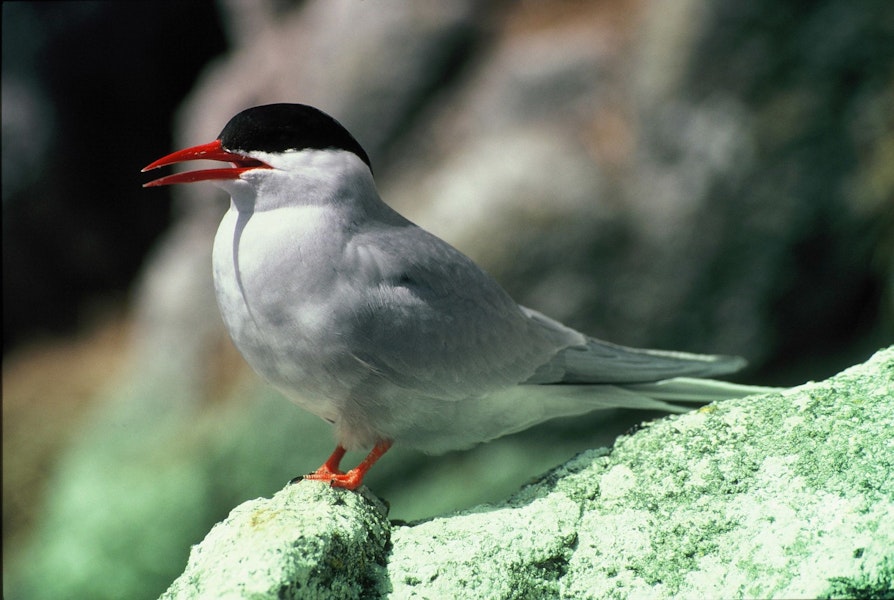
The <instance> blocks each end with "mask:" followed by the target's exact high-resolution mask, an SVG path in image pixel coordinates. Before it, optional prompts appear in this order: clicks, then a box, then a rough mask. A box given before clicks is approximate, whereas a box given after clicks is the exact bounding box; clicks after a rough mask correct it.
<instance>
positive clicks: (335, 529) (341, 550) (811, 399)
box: [162, 347, 894, 600]
mask: <svg viewBox="0 0 894 600" xmlns="http://www.w3.org/2000/svg"><path fill="white" fill-rule="evenodd" d="M892 398H894V347H891V348H888V349H886V350H883V351H880V352H878V353H877V354H876V355H875V356H874V357H872V358H871V359H870V360H869V361H868V362H866V363H865V364H862V365H858V366H856V367H853V368H851V369H848V370H846V371H844V372H842V373H840V374H838V375H836V376H835V377H833V378H831V379H829V380H827V381H824V382H822V383H808V384H805V385H803V386H800V387H797V388H793V389H790V390H784V391H780V392H777V393H770V394H766V395H763V396H752V397H749V398H744V399H741V400H731V401H727V402H724V403H721V404H712V405H709V406H706V407H703V408H702V409H700V410H698V411H695V412H692V413H688V414H686V415H681V416H672V417H668V418H665V419H662V420H661V421H657V422H655V423H652V424H650V425H648V426H646V427H645V428H644V429H642V430H640V431H637V432H635V433H633V434H631V435H629V436H626V437H623V438H621V439H619V441H618V442H617V443H616V444H615V447H614V448H613V449H612V450H611V451H608V450H605V449H602V450H592V451H587V452H584V453H582V454H580V455H579V456H577V457H576V458H574V459H572V460H571V461H569V462H568V463H566V464H564V465H562V466H561V467H559V468H557V469H555V470H553V471H551V472H549V473H547V474H546V475H544V476H543V477H541V478H540V479H539V480H538V481H536V482H535V483H532V484H531V485H529V486H527V487H525V488H524V489H522V490H521V491H520V492H518V493H517V494H515V495H514V496H513V497H512V498H510V499H509V500H507V501H506V502H504V503H500V504H496V505H485V506H479V507H476V508H474V509H471V510H467V511H462V512H458V513H455V514H452V515H448V516H444V517H438V518H434V519H430V520H426V521H422V522H418V523H413V524H405V525H399V524H390V525H389V524H388V522H387V521H386V520H385V519H384V515H383V507H382V505H381V503H379V502H378V501H376V500H375V499H373V498H371V497H370V496H369V495H368V491H366V490H365V489H363V488H361V490H362V491H361V493H351V492H346V491H344V490H335V489H329V488H327V487H325V486H323V485H321V484H319V483H316V482H304V483H299V484H297V485H294V486H290V487H287V488H286V489H285V490H283V491H281V492H279V493H277V494H276V495H275V496H274V497H273V499H271V500H264V499H260V500H254V501H251V502H247V503H245V504H243V505H241V506H239V507H237V508H236V509H235V510H234V511H233V512H232V513H231V514H230V516H229V517H228V518H227V520H225V521H224V522H222V523H220V524H218V525H217V526H215V527H214V529H212V531H211V533H209V534H208V536H207V537H206V538H205V540H204V541H203V542H202V543H201V544H199V545H198V546H196V547H194V548H193V550H192V553H191V555H190V560H189V565H188V566H187V569H186V571H185V572H184V574H183V575H182V576H181V577H180V578H179V579H177V581H175V582H174V584H173V585H172V586H171V587H170V589H169V590H168V591H167V592H166V593H165V595H163V596H162V598H164V599H166V600H173V599H186V598H208V597H215V598H247V597H251V598H256V599H260V598H359V597H364V598H375V597H392V598H409V597H419V598H448V597H449V598H520V597H524V598H540V597H563V598H622V597H623V598H626V597H649V598H672V597H743V596H744V597H798V598H800V597H811V598H814V597H833V596H835V597H838V596H862V597H889V596H890V595H891V594H892V593H894V521H892V520H891V518H890V515H891V514H894V478H892V477H891V473H892V472H894V452H892V444H894V411H892V402H894V401H892ZM389 535H390V540H389ZM389 549H390V551H389ZM386 552H387V554H386Z"/></svg>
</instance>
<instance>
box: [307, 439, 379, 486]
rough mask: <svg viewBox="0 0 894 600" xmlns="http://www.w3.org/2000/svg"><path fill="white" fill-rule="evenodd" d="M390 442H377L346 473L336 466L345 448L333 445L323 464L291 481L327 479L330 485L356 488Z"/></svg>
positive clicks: (342, 456)
mask: <svg viewBox="0 0 894 600" xmlns="http://www.w3.org/2000/svg"><path fill="white" fill-rule="evenodd" d="M391 444H392V442H391V441H390V440H386V441H384V442H379V443H377V444H376V445H375V446H374V447H373V449H372V450H370V452H369V454H367V456H366V458H364V459H363V462H361V463H360V464H359V465H357V466H356V467H354V468H353V469H351V470H350V471H348V472H347V473H345V472H343V471H341V470H340V469H339V468H338V465H339V463H341V459H342V458H344V455H345V449H344V448H343V447H342V446H341V444H339V445H338V446H336V447H335V452H333V453H332V456H330V457H329V458H328V459H327V460H326V462H324V463H323V466H321V467H320V468H319V469H317V470H316V471H314V472H313V473H310V474H309V475H305V476H304V477H296V478H295V479H293V480H292V483H297V482H298V481H300V480H301V479H310V480H312V481H328V482H329V485H331V486H332V487H337V488H345V489H346V490H356V489H357V488H358V487H360V485H361V484H362V483H363V476H364V475H366V472H367V471H369V469H370V467H372V466H373V465H374V464H376V461H377V460H379V459H380V458H382V455H383V454H385V453H386V452H388V449H389V448H390V447H391Z"/></svg>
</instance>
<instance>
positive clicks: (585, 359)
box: [525, 338, 746, 384]
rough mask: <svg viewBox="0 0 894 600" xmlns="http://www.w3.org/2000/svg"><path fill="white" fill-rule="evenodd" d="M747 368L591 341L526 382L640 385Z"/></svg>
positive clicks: (715, 358) (726, 359)
mask: <svg viewBox="0 0 894 600" xmlns="http://www.w3.org/2000/svg"><path fill="white" fill-rule="evenodd" d="M745 365H746V362H745V359H744V358H741V357H738V356H723V355H719V354H691V353H689V352H673V351H667V350H648V349H644V348H629V347H627V346H620V345H618V344H612V343H610V342H604V341H602V340H597V339H594V338H589V339H588V340H587V343H586V344H585V345H577V346H569V347H567V348H564V349H562V350H561V351H559V352H558V353H557V354H556V355H555V356H554V357H553V358H552V359H551V360H550V361H549V362H548V363H547V364H545V365H543V366H541V367H540V368H539V369H538V370H537V372H536V373H535V374H534V375H533V376H532V377H531V378H530V379H528V381H526V382H525V383H531V384H555V383H565V384H582V383H583V384H586V383H613V384H639V383H649V382H654V381H661V380H665V379H672V378H674V377H716V376H718V375H726V374H729V373H734V372H736V371H739V370H740V369H742V368H743V367H744V366H745Z"/></svg>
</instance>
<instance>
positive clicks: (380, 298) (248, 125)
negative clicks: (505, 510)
mask: <svg viewBox="0 0 894 600" xmlns="http://www.w3.org/2000/svg"><path fill="white" fill-rule="evenodd" d="M192 160H213V161H222V162H226V163H230V165H229V166H226V167H222V168H213V169H205V170H198V171H188V172H182V173H176V174H172V175H168V176H166V177H162V178H160V179H156V180H154V181H151V182H149V183H146V184H145V186H144V187H154V186H163V185H170V184H178V183H193V182H200V181H211V182H213V183H214V184H216V185H217V186H219V187H221V188H223V189H224V190H225V191H226V192H228V193H229V194H230V197H231V203H230V207H229V210H228V211H227V212H226V214H225V215H224V217H223V220H222V221H221V223H220V227H219V229H218V231H217V235H216V237H215V240H214V249H213V260H212V267H213V275H214V286H215V292H216V297H217V303H218V306H219V308H220V313H221V316H222V317H223V321H224V323H225V325H226V328H227V330H228V331H229V334H230V336H231V337H232V339H233V342H234V343H235V345H236V347H237V348H238V349H239V351H240V352H241V353H242V355H243V356H244V357H245V360H246V361H247V362H248V363H249V365H251V367H252V368H253V369H254V370H255V371H256V372H257V373H258V374H259V375H260V376H261V377H263V378H264V379H265V380H267V381H268V382H269V383H270V384H271V385H273V386H274V387H276V388H277V389H279V390H280V391H282V392H283V393H284V394H285V395H286V396H287V397H289V398H290V399H291V400H292V401H294V402H295V403H296V404H298V405H299V406H300V407H302V408H304V409H306V410H308V411H310V412H311V413H313V414H315V415H317V416H319V417H321V418H323V419H324V420H326V421H328V422H329V423H331V424H332V425H333V426H334V430H335V437H336V442H337V446H336V449H335V452H333V454H332V456H330V457H329V459H328V460H326V462H325V463H324V464H323V465H322V466H321V467H320V468H319V469H317V470H316V471H315V472H313V473H311V474H309V475H306V476H303V477H299V478H296V480H298V479H310V480H320V481H324V482H328V483H329V484H330V485H332V486H334V487H341V488H347V489H351V490H353V489H356V488H357V487H358V486H360V485H361V484H362V482H363V478H364V475H365V474H366V472H367V471H368V470H369V468H370V467H371V466H372V465H373V464H374V463H375V462H376V461H377V460H378V459H379V458H380V457H381V456H382V455H383V454H384V453H385V452H387V450H388V449H389V448H390V447H391V446H392V444H400V445H402V446H406V447H410V448H416V449H418V450H421V451H423V452H428V453H442V452H446V451H448V450H454V449H465V448H469V447H471V446H473V445H475V444H478V443H481V442H486V441H489V440H492V439H494V438H497V437H499V436H502V435H506V434H509V433H513V432H517V431H520V430H523V429H526V428H528V427H531V426H533V425H536V424H538V423H541V422H543V421H546V420H548V419H552V418H556V417H561V416H572V415H579V414H583V413H586V412H589V411H592V410H596V409H599V408H606V407H618V406H622V407H632V408H658V409H661V410H669V411H675V410H676V411H680V410H681V409H680V408H678V407H677V406H676V405H674V404H670V403H669V402H668V401H671V402H676V401H691V402H697V403H703V402H708V401H712V400H719V399H726V398H732V397H741V396H746V395H749V394H751V393H755V392H759V391H763V390H764V389H765V388H758V387H755V386H742V385H736V384H731V383H725V382H721V381H714V380H711V379H704V378H710V377H715V376H719V375H725V374H729V373H732V372H735V371H738V370H739V369H741V368H742V367H743V366H744V365H745V361H744V360H743V359H742V358H739V357H734V356H720V355H704V354H691V353H687V352H673V351H662V350H648V349H637V348H629V347H625V346H621V345H617V344H612V343H609V342H605V341H601V340H598V339H595V338H593V337H590V336H587V335H585V334H583V333H580V332H578V331H575V330H574V329H571V328H569V327H566V326H565V325H563V324H561V323H559V322H558V321H555V320H553V319H551V318H549V317H547V316H545V315H543V314H541V313H539V312H537V311H536V310H532V309H530V308H526V307H524V306H520V305H519V304H517V303H516V302H515V301H513V300H512V298H511V297H510V296H509V295H508V294H507V293H506V292H505V291H504V290H503V288H501V287H500V285H499V284H498V283H497V282H496V281H495V280H494V279H493V278H491V277H490V276H489V275H488V274H487V273H485V272H484V270H482V269H481V268H480V267H478V266H477V265H476V264H475V263H474V262H472V260H471V259H469V258H468V257H466V256H465V255H464V254H463V253H461V252H460V251H459V250H457V249H455V248H454V247H453V246H451V245H450V244H448V243H447V242H445V241H443V240H441V239H440V238H438V237H436V236H434V235H433V234H431V233H429V232H427V231H425V230H424V229H422V228H420V227H418V226H417V225H415V224H414V223H412V222H410V221H409V220H407V219H406V218H404V217H403V216H401V215H400V214H398V213H397V212H396V211H395V210H393V209H392V208H390V207H389V206H388V205H387V204H385V203H384V202H383V201H382V199H381V198H380V197H379V193H378V191H377V189H376V184H375V181H374V179H373V171H372V165H371V162H370V159H369V156H368V155H367V153H366V151H365V150H364V149H363V147H362V146H361V145H360V143H359V142H357V140H356V139H355V138H354V136H352V135H351V134H350V133H349V132H348V130H347V129H345V128H344V127H343V126H342V125H341V124H340V123H339V122H338V121H336V120H335V119H334V118H332V117H331V116H329V115H327V114H326V113H324V112H322V111H320V110H318V109H316V108H314V107H311V106H307V105H303V104H270V105H265V106H257V107H254V108H249V109H246V110H244V111H242V112H240V113H239V114H237V115H236V116H234V117H233V118H232V119H230V121H229V122H228V123H227V124H226V126H225V127H224V128H223V130H222V131H221V133H220V135H219V136H218V137H217V139H216V140H214V141H212V142H210V143H206V144H202V145H199V146H194V147H191V148H186V149H184V150H180V151H177V152H174V153H172V154H169V155H167V156H165V157H163V158H160V159H159V160H156V161H155V162H153V163H151V164H150V165H148V166H147V167H146V168H145V169H143V171H148V170H151V169H156V168H158V167H163V166H167V165H172V164H175V163H180V162H184V161H192ZM370 447H371V448H372V450H371V451H370V452H369V455H368V456H367V457H366V458H365V459H364V460H363V461H362V462H361V463H360V464H359V465H358V466H357V467H355V468H353V469H351V470H348V471H347V472H344V471H342V470H341V469H340V463H341V460H342V458H343V456H344V454H345V452H346V450H354V449H367V448H370ZM293 481H295V480H293Z"/></svg>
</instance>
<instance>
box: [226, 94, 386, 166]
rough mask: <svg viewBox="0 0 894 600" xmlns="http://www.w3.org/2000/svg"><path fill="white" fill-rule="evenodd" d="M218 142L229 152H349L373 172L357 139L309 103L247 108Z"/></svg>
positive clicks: (231, 122) (233, 120)
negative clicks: (313, 150) (312, 150)
mask: <svg viewBox="0 0 894 600" xmlns="http://www.w3.org/2000/svg"><path fill="white" fill-rule="evenodd" d="M217 139H219V140H220V143H221V145H222V146H223V147H224V148H226V149H227V150H260V151H262V152H285V151H286V150H304V149H305V148H310V149H317V150H327V149H330V148H334V149H337V150H347V151H348V152H353V153H354V154H356V155H357V156H358V157H360V160H362V161H363V162H365V163H366V166H368V167H369V169H370V171H372V165H371V164H370V162H369V156H367V154H366V151H365V150H364V149H363V146H361V145H360V143H359V142H358V141H357V140H355V139H354V136H352V135H351V134H350V133H349V132H348V130H347V129H345V128H344V127H343V126H342V124H341V123H339V122H338V121H336V120H335V119H333V118H332V117H330V116H329V115H327V114H326V113H324V112H323V111H321V110H318V109H316V108H314V107H313V106H307V105H306V104H265V105H264V106H255V107H254V108H247V109H245V110H243V111H242V112H241V113H239V114H237V115H236V116H235V117H233V118H232V119H230V122H229V123H227V125H226V127H224V128H223V131H221V132H220V135H219V136H217Z"/></svg>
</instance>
